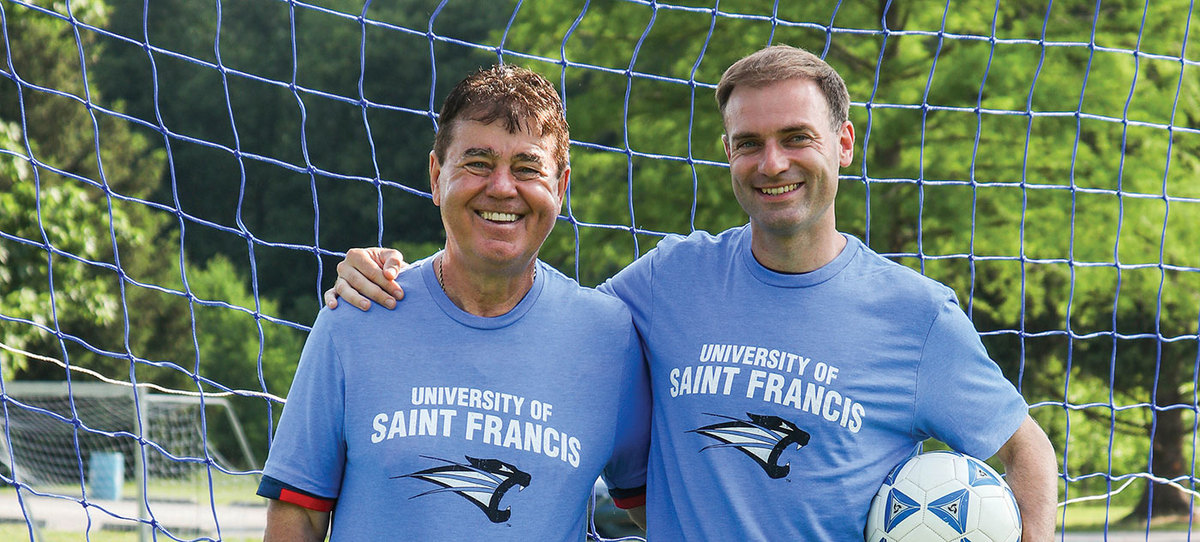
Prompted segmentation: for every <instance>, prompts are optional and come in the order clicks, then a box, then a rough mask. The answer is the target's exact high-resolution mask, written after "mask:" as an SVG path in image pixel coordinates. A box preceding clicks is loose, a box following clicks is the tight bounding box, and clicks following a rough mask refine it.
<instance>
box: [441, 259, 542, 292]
mask: <svg viewBox="0 0 1200 542" xmlns="http://www.w3.org/2000/svg"><path fill="white" fill-rule="evenodd" d="M434 263H436V264H437V279H438V286H441V287H442V292H445V291H446V281H445V280H444V279H443V278H442V257H441V256H438V257H437V260H435V261H434ZM533 280H534V281H537V264H536V263H534V264H533Z"/></svg>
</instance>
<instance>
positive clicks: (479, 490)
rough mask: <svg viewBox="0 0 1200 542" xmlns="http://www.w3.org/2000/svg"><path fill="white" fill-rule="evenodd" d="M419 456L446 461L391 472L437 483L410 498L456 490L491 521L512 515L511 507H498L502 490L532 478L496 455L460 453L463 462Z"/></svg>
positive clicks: (502, 519)
mask: <svg viewBox="0 0 1200 542" xmlns="http://www.w3.org/2000/svg"><path fill="white" fill-rule="evenodd" d="M421 457H424V458H426V459H433V460H435V461H441V462H443V463H446V465H443V466H441V467H432V468H428V469H425V470H423V471H418V472H414V473H412V474H402V475H400V476H392V478H416V479H418V480H424V481H426V482H430V483H432V484H436V485H438V486H441V487H439V488H438V489H431V490H429V491H426V492H424V493H421V494H420V495H414V496H413V497H411V498H413V499H415V498H417V497H424V496H426V495H433V494H435V493H444V492H447V491H449V492H452V493H457V494H458V495H460V496H461V497H462V498H464V499H466V500H468V501H470V502H471V504H474V505H475V506H478V507H479V509H480V510H483V513H484V514H487V517H488V519H489V520H491V521H492V523H504V522H505V521H508V518H509V517H510V516H511V515H512V510H511V508H505V509H503V510H501V509H500V500H501V499H503V498H504V494H505V493H506V492H508V490H510V489H512V488H513V486H520V488H521V490H524V489H525V488H527V487H529V481H530V479H531V478H532V477H531V476H530V475H529V473H527V472H524V471H522V470H521V469H518V468H517V467H516V466H514V465H511V464H509V463H505V462H503V461H500V460H499V459H476V458H474V457H469V456H464V457H466V458H467V463H456V462H454V461H450V460H447V459H439V458H436V457H429V456H421Z"/></svg>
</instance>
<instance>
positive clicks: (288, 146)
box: [97, 0, 506, 323]
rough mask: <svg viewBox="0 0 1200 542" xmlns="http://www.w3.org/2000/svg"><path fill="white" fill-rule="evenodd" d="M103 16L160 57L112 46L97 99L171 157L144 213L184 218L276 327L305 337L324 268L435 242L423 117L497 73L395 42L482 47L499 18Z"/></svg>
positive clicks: (255, 10)
mask: <svg viewBox="0 0 1200 542" xmlns="http://www.w3.org/2000/svg"><path fill="white" fill-rule="evenodd" d="M113 5H114V16H113V18H112V24H111V25H110V26H109V28H110V29H111V30H112V31H113V32H115V33H117V34H119V35H121V36H124V37H126V38H128V40H133V41H135V42H139V43H140V44H148V46H150V47H154V48H155V49H154V50H152V51H150V52H149V53H148V52H147V51H146V50H144V48H143V47H142V46H139V45H134V44H131V43H129V41H127V40H110V47H111V51H110V54H108V55H106V57H105V58H104V59H103V62H101V63H99V64H98V66H97V68H98V69H97V71H98V79H99V80H100V86H101V88H102V89H103V90H104V93H105V95H106V96H109V97H111V98H112V99H115V100H117V101H118V102H119V103H121V104H122V110H123V111H125V112H127V113H128V114H130V115H131V116H133V117H136V118H139V119H142V120H144V121H146V122H147V123H148V124H149V125H150V126H154V127H156V129H154V130H148V131H150V132H151V133H153V135H154V137H155V138H156V139H158V140H159V141H161V145H162V146H163V147H164V148H167V149H169V151H170V153H171V156H172V158H173V159H172V162H171V165H170V168H169V169H168V170H165V171H164V174H163V176H162V177H161V179H160V180H161V188H160V189H159V190H158V191H157V192H156V194H155V196H154V198H155V200H156V201H159V202H161V203H163V204H165V205H168V206H171V207H174V206H176V205H178V207H179V210H180V211H181V212H182V213H185V214H186V216H187V217H188V219H187V224H186V225H187V226H188V230H187V235H186V237H185V239H184V246H185V250H186V252H187V254H188V255H189V257H191V258H193V259H196V260H199V261H203V260H206V259H208V258H209V257H211V256H212V255H215V254H223V255H225V256H226V257H227V258H228V259H229V261H231V262H233V263H234V265H235V266H236V267H237V268H238V269H239V270H240V272H241V273H242V275H243V276H246V277H249V280H250V281H251V282H253V283H254V284H253V288H254V289H256V290H257V291H258V292H259V293H260V294H261V295H264V296H267V297H270V298H273V299H277V300H278V301H279V303H280V308H281V311H282V312H283V314H284V316H285V318H286V319H288V320H291V321H294V322H301V323H310V322H311V321H312V318H313V317H314V315H315V310H314V309H315V308H316V306H317V303H318V302H319V292H320V289H321V288H322V287H324V286H328V284H325V285H322V283H321V281H322V280H325V281H326V282H328V281H329V277H331V276H332V273H330V271H331V265H330V264H332V263H336V261H338V260H340V257H333V256H332V255H331V253H332V252H340V251H344V250H346V249H347V248H349V247H353V246H364V245H377V244H383V243H386V244H395V245H399V246H401V247H402V248H406V249H407V248H410V247H412V248H414V249H415V250H414V251H409V252H410V254H412V255H413V256H418V257H419V256H422V255H424V254H421V253H420V252H421V251H426V250H430V247H431V246H434V244H435V243H436V244H440V241H441V239H442V232H441V227H440V223H439V220H438V215H437V212H436V208H435V207H434V206H433V205H432V204H431V203H430V201H429V199H428V197H427V196H425V194H424V193H426V192H428V180H427V176H428V170H427V167H428V158H427V156H428V151H429V149H430V148H431V147H432V141H433V129H432V128H433V126H434V123H433V113H434V111H436V109H437V108H438V106H439V105H440V98H441V96H443V95H444V94H445V93H446V92H448V90H449V87H450V85H452V84H453V83H454V82H456V81H457V80H458V79H460V78H461V77H462V76H464V75H465V74H466V73H468V72H469V71H470V70H473V69H475V68H476V67H477V66H481V65H485V64H489V63H492V62H495V61H496V59H497V57H496V56H495V54H494V53H489V52H487V51H485V50H483V49H474V48H468V47H463V46H459V45H455V44H453V43H448V42H445V41H438V42H435V45H434V46H433V47H432V50H431V45H430V41H429V40H428V39H427V38H426V36H424V35H415V34H410V33H406V32H401V31H398V30H397V29H396V28H397V27H404V28H413V29H418V30H424V29H426V28H430V29H431V30H432V31H433V32H435V33H436V34H438V35H439V36H440V37H442V38H457V39H475V38H476V37H478V36H480V35H484V34H485V33H486V31H487V29H489V28H494V27H496V26H498V25H499V23H500V22H501V21H503V20H504V17H505V16H506V14H505V12H504V11H502V9H501V8H500V7H498V6H497V5H496V3H494V2H490V1H486V0H471V1H468V2H452V3H450V4H449V6H447V7H446V8H445V9H444V10H443V11H442V12H437V16H436V17H434V14H435V9H436V8H437V6H438V2H432V1H417V0H407V1H404V2H376V3H374V4H372V5H371V6H370V7H369V9H368V10H367V11H366V12H365V13H361V12H362V11H363V3H362V2H351V1H348V0H336V1H327V2H322V3H321V6H320V7H321V9H320V10H318V9H313V8H312V7H309V6H300V5H293V4H288V3H277V2H223V3H220V4H214V3H212V2H192V1H187V0H167V1H163V2H155V3H153V4H150V5H148V6H147V5H145V4H144V3H143V2H141V1H140V0H136V1H135V0H117V1H114V2H113ZM218 8H219V10H220V11H219V13H218ZM147 9H148V11H146V10H147ZM360 14H361V15H365V17H366V18H367V20H369V23H363V24H360V23H359V21H358V20H357V17H358V16H359V15H360ZM431 21H432V22H431ZM218 36H219V39H218ZM160 51H165V52H160ZM180 55H186V58H181V57H180ZM431 55H432V57H433V58H436V65H435V64H433V62H432V60H433V58H431ZM217 66H219V67H220V69H218V68H217ZM435 67H436V70H435ZM293 85H294V86H293ZM167 134H169V135H167ZM196 141H203V142H205V143H197V142H196ZM214 145H216V146H214ZM413 252H417V253H415V254H413ZM268 277H269V279H268Z"/></svg>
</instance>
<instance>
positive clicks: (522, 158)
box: [513, 152, 543, 165]
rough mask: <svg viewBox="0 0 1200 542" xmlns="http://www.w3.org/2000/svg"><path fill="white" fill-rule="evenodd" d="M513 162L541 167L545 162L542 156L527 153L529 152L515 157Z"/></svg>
mask: <svg viewBox="0 0 1200 542" xmlns="http://www.w3.org/2000/svg"><path fill="white" fill-rule="evenodd" d="M513 161H514V162H532V163H535V164H538V165H541V164H542V162H543V160H542V157H541V156H538V155H536V154H532V153H527V152H519V153H517V154H516V155H515V156H513Z"/></svg>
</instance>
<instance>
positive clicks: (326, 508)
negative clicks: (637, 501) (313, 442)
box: [279, 488, 644, 512]
mask: <svg viewBox="0 0 1200 542" xmlns="http://www.w3.org/2000/svg"><path fill="white" fill-rule="evenodd" d="M279 500H281V501H283V502H286V503H292V504H294V505H296V506H301V507H304V508H307V509H309V510H316V511H317V512H330V511H332V510H333V503H334V501H331V500H328V499H318V498H316V497H310V496H308V495H304V494H302V493H297V492H295V491H292V490H290V489H287V488H282V489H280V490H279ZM643 500H644V499H643Z"/></svg>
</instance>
